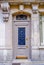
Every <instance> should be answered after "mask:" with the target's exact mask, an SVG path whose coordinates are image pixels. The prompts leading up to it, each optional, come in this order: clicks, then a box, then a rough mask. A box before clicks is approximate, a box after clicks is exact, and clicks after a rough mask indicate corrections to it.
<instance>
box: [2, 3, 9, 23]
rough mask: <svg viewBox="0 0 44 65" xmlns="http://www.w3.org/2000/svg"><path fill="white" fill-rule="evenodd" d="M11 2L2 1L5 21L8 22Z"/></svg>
mask: <svg viewBox="0 0 44 65" xmlns="http://www.w3.org/2000/svg"><path fill="white" fill-rule="evenodd" d="M9 8H10V7H9V4H8V3H2V4H1V9H2V14H3V21H4V22H7V21H8V20H9Z"/></svg>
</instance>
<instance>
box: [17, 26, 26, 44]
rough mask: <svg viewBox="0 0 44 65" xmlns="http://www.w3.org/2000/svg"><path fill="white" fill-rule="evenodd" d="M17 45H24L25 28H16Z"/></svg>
mask: <svg viewBox="0 0 44 65" xmlns="http://www.w3.org/2000/svg"><path fill="white" fill-rule="evenodd" d="M18 45H25V27H18Z"/></svg>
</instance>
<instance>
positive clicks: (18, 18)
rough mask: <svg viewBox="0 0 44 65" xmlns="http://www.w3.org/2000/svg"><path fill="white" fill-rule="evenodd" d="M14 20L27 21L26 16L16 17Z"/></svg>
mask: <svg viewBox="0 0 44 65" xmlns="http://www.w3.org/2000/svg"><path fill="white" fill-rule="evenodd" d="M16 20H27V15H22V14H21V15H17V16H16Z"/></svg>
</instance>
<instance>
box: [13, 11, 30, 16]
mask: <svg viewBox="0 0 44 65" xmlns="http://www.w3.org/2000/svg"><path fill="white" fill-rule="evenodd" d="M17 15H27V16H30V17H31V14H30V13H29V12H25V11H18V12H15V13H13V14H12V16H13V17H14V16H17Z"/></svg>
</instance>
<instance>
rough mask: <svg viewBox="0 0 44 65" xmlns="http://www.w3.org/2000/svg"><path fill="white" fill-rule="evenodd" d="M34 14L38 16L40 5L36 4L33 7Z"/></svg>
mask: <svg viewBox="0 0 44 65" xmlns="http://www.w3.org/2000/svg"><path fill="white" fill-rule="evenodd" d="M32 12H33V14H37V12H38V5H36V4H33V5H32Z"/></svg>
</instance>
